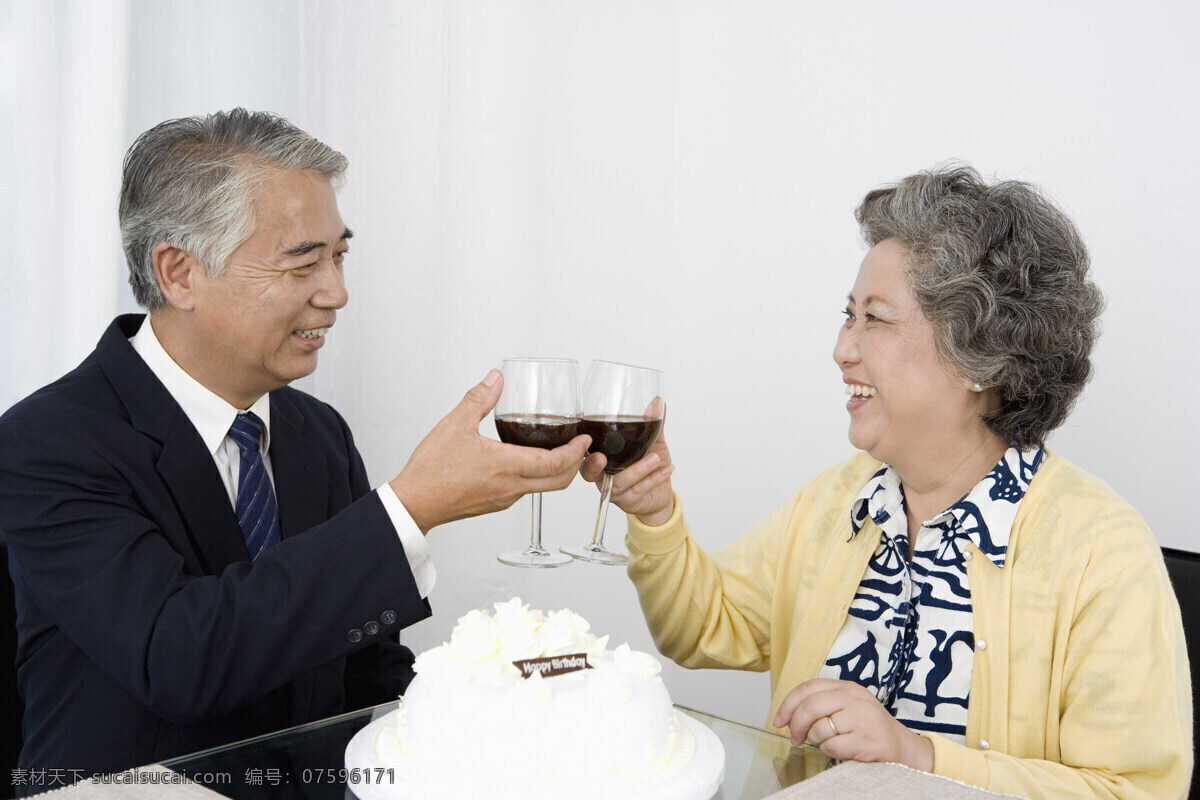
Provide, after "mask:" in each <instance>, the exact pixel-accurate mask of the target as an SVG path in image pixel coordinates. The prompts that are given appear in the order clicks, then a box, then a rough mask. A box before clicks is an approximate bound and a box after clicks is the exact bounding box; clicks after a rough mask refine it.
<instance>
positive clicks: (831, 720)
mask: <svg viewBox="0 0 1200 800" xmlns="http://www.w3.org/2000/svg"><path fill="white" fill-rule="evenodd" d="M774 722H775V727H777V728H785V727H786V728H788V729H789V730H790V731H791V734H792V744H794V745H798V744H800V743H802V742H808V743H809V744H812V745H815V746H817V747H819V748H820V749H821V752H822V753H824V754H825V755H827V756H829V757H830V758H836V759H839V760H842V761H891V762H894V763H897V764H904V765H906V766H909V767H912V768H914V769H919V770H924V771H925V772H932V771H933V743H932V742H930V741H929V740H928V739H926V738H925V737H924V736H920V735H918V734H915V733H913V732H912V731H910V730H909V729H908V728H906V727H905V726H904V723H902V722H899V721H897V720H896V718H895V717H893V716H892V715H891V714H889V713H888V711H887V709H886V708H884V707H883V705H882V704H881V703H880V702H879V700H878V699H877V698H876V697H875V695H873V694H871V692H870V691H868V690H867V689H866V688H864V687H863V686H860V685H859V684H857V683H854V682H853V681H838V680H831V679H829V678H816V679H815V680H811V681H805V682H804V683H802V684H800V685H799V686H797V687H796V688H795V689H792V691H791V692H789V693H788V696H787V697H785V698H783V702H782V703H780V705H779V711H778V712H776V714H775V720H774Z"/></svg>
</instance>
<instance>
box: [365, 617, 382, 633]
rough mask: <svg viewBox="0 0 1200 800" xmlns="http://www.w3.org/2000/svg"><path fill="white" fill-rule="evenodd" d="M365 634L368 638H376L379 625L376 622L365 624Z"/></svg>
mask: <svg viewBox="0 0 1200 800" xmlns="http://www.w3.org/2000/svg"><path fill="white" fill-rule="evenodd" d="M363 633H365V634H366V635H367V636H374V635H375V634H377V633H379V623H378V622H376V621H375V620H370V621H369V622H367V623H365V624H364V625H363Z"/></svg>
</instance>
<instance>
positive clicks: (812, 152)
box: [0, 0, 1200, 724]
mask: <svg viewBox="0 0 1200 800" xmlns="http://www.w3.org/2000/svg"><path fill="white" fill-rule="evenodd" d="M1197 23H1200V10H1197V8H1196V7H1195V6H1194V5H1192V4H1183V3H1178V2H1170V1H1169V0H1159V2H1150V3H1149V4H1143V5H1142V6H1139V9H1138V11H1137V13H1136V15H1135V14H1134V12H1131V11H1129V10H1128V7H1127V6H1126V5H1125V4H1117V3H1092V4H1086V5H1084V4H1078V5H1070V4H1058V5H1052V6H1046V5H1045V4H1043V3H1040V2H1035V0H1020V1H1019V2H1014V3H1008V4H1004V5H1003V6H996V7H986V8H984V7H980V6H979V5H978V4H971V5H968V6H964V5H962V4H959V3H953V2H933V1H932V0H927V1H926V2H917V3H909V4H899V5H898V4H894V3H890V2H884V1H883V0H869V1H868V2H862V3H855V4H850V5H840V6H839V5H836V4H833V5H830V4H825V5H820V6H818V5H815V4H806V3H792V2H785V1H784V0H751V1H750V2H746V1H745V0H695V2H673V1H671V0H645V1H643V2H632V1H631V0H625V1H616V2H603V3H597V2H595V1H594V0H587V1H584V0H524V1H521V0H447V1H446V2H437V1H436V0H415V1H412V2H400V1H399V0H397V1H396V2H382V1H379V2H369V1H367V0H363V1H362V2H354V3H342V2H317V1H316V0H307V1H306V2H291V1H289V0H218V1H216V2H212V1H210V2H202V1H201V0H126V1H125V2H117V1H116V0H108V1H107V2H98V1H97V0H92V1H91V2H83V1H82V0H81V2H78V3H69V2H48V1H47V0H15V1H14V0H8V2H5V0H0V37H2V38H0V41H2V43H3V53H2V55H0V57H2V59H3V65H4V67H5V69H4V70H3V73H2V74H0V81H3V84H2V86H3V101H4V102H3V111H4V113H5V115H6V119H5V124H4V126H3V130H0V146H2V147H0V152H5V153H9V154H15V155H16V158H15V159H13V158H9V159H7V160H6V161H5V162H4V164H3V172H2V173H0V176H2V177H0V203H2V204H3V205H2V206H0V212H2V213H0V225H3V226H4V230H3V233H4V236H3V239H2V241H4V242H5V243H7V245H8V256H9V258H7V259H6V261H5V264H4V266H3V267H2V268H0V311H2V312H3V313H4V316H5V318H6V319H7V320H9V321H11V322H13V323H15V324H14V325H13V326H12V328H11V331H12V336H11V338H10V344H9V345H7V346H5V347H4V348H0V352H3V356H2V357H0V358H2V359H3V360H0V407H4V406H7V405H8V404H10V403H12V402H14V401H15V400H16V399H18V398H19V397H21V396H23V395H24V394H26V393H28V392H29V391H30V390H32V389H33V388H35V387H36V386H39V385H41V384H43V383H45V382H46V381H48V380H50V379H52V378H53V377H55V376H57V375H59V374H61V373H62V372H64V371H65V370H67V369H69V368H70V367H71V366H72V365H73V364H74V363H77V362H78V360H79V358H81V357H82V356H83V355H84V354H85V353H86V352H87V351H88V350H89V349H90V348H91V346H92V345H93V344H94V342H95V340H96V338H97V337H98V336H99V334H100V332H101V330H102V329H103V327H104V325H105V324H106V323H107V321H108V320H109V319H110V318H111V316H112V315H113V314H114V313H116V312H119V311H123V310H129V309H131V308H132V302H131V301H130V299H129V295H128V291H127V289H125V288H124V266H123V262H122V259H121V256H120V253H119V247H118V242H117V231H116V215H115V207H116V191H117V185H118V181H119V167H120V160H121V157H122V155H123V153H124V150H125V148H126V147H127V146H128V144H129V143H130V142H131V141H132V139H133V138H134V137H135V136H136V135H137V134H138V133H140V132H141V131H143V130H145V129H146V128H148V127H150V126H151V125H153V124H155V123H157V122H159V121H161V120H163V119H167V118H169V117H176V116H182V115H190V114H196V113H204V112H209V111H213V110H217V109H222V108H229V107H232V106H235V105H243V106H246V107H250V108H258V109H267V110H272V111H276V112H278V113H281V114H284V115H285V116H287V117H289V118H291V119H292V120H293V121H295V122H296V123H297V124H299V125H300V126H301V127H303V128H305V129H306V130H308V131H310V132H311V133H313V134H314V135H316V136H318V137H319V138H321V139H323V140H324V141H326V142H328V143H329V144H331V145H332V146H334V147H336V148H338V149H340V150H342V151H343V152H345V153H346V154H347V155H348V156H349V157H350V160H351V169H350V173H349V180H348V183H347V185H346V187H345V189H344V190H343V191H342V194H341V207H342V213H343V216H344V217H345V219H346V221H347V223H348V224H349V225H350V227H351V228H353V229H354V230H355V232H356V236H355V238H354V241H353V243H352V251H351V256H350V261H349V268H348V276H349V277H348V280H349V288H350V293H351V302H350V305H349V306H348V307H347V309H346V310H345V311H344V312H343V313H342V314H341V316H340V317H339V322H338V325H337V327H336V328H335V329H334V331H333V333H332V334H331V336H330V340H329V344H328V346H327V347H326V349H325V351H324V353H323V355H322V365H321V368H320V369H319V370H318V372H317V373H316V375H315V376H314V377H312V378H309V379H306V380H305V381H303V382H302V388H306V389H308V390H309V391H312V392H314V393H316V394H318V395H319V396H321V397H322V398H324V399H327V400H329V401H330V402H332V403H333V404H334V405H335V406H336V407H338V408H339V409H340V410H341V411H342V412H343V413H344V414H345V415H346V416H347V418H348V419H349V420H350V423H351V425H352V427H353V428H354V430H355V432H356V436H357V438H358V443H359V446H360V449H361V450H362V451H363V454H364V457H365V459H366V461H367V464H368V467H369V469H370V470H371V474H372V479H373V480H375V481H379V482H382V481H384V480H387V479H389V478H390V477H392V476H393V475H394V474H395V473H396V472H397V471H398V470H399V469H400V468H401V466H402V465H403V464H404V462H405V460H406V458H407V456H408V454H409V453H410V452H411V450H412V448H413V447H414V446H415V445H416V443H417V442H418V441H419V440H420V438H421V437H422V436H423V435H424V434H425V432H426V431H427V430H428V429H429V427H430V426H431V425H432V424H433V423H434V422H435V421H436V420H437V419H438V418H439V417H440V416H441V415H442V414H444V413H445V412H446V411H447V410H449V408H451V407H452V406H453V405H454V404H455V403H456V402H457V400H458V399H459V397H460V396H461V394H462V392H464V391H465V390H466V389H467V388H468V387H469V386H470V385H472V384H473V383H474V382H475V381H477V380H479V379H480V378H481V377H482V376H483V375H484V373H485V372H486V371H487V369H488V368H490V367H492V366H496V365H498V364H499V362H500V360H501V359H502V358H504V357H505V356H510V355H522V354H524V355H548V356H567V357H574V358H578V359H579V360H580V361H581V363H582V364H583V366H584V367H586V365H587V363H588V362H589V361H590V360H591V359H593V358H615V359H618V360H625V361H631V362H633V363H643V364H648V365H654V366H658V367H661V368H663V369H664V370H666V372H667V398H668V403H669V406H670V413H669V425H668V429H667V436H668V438H669V441H670V442H671V446H672V452H673V454H674V457H675V460H676V462H677V464H678V471H677V473H676V478H675V486H676V488H677V489H678V490H679V492H680V494H681V495H682V497H683V501H684V503H685V507H686V509H687V511H688V514H689V517H690V518H691V519H692V521H693V525H694V527H695V529H696V533H697V536H698V538H699V539H700V541H701V543H702V544H704V545H705V546H706V547H709V548H715V547H717V546H719V545H720V544H722V543H724V542H726V541H729V540H730V539H731V538H733V537H734V536H736V535H738V534H739V533H741V532H742V531H744V530H745V529H747V528H748V527H749V526H750V525H751V524H753V523H754V522H755V521H757V520H758V519H760V518H761V517H763V516H765V515H766V514H768V513H770V512H771V511H773V510H774V509H775V508H777V507H778V506H780V505H782V504H783V503H784V502H785V501H786V500H787V498H788V497H789V495H790V494H791V493H792V492H793V491H794V490H795V489H796V488H797V487H799V486H800V485H801V484H803V483H804V482H806V481H807V480H809V479H810V478H812V477H813V476H814V475H815V474H816V473H817V472H818V471H820V470H821V469H823V468H825V467H827V466H829V465H831V464H832V463H834V462H835V461H837V460H839V459H841V458H843V457H844V456H846V455H848V453H849V445H848V444H847V442H846V439H845V423H846V420H845V416H844V413H845V412H844V411H843V410H842V409H841V403H842V398H841V394H840V390H841V383H840V380H839V376H838V373H837V370H836V368H835V366H834V364H833V361H832V359H831V357H830V353H831V350H832V346H833V337H834V333H835V329H836V326H837V325H838V323H839V309H840V308H841V307H842V305H843V304H844V298H845V293H846V291H847V290H848V289H849V287H850V284H851V282H852V280H853V275H854V271H855V269H856V267H857V264H858V262H859V260H860V259H861V257H862V252H863V250H862V248H861V246H860V244H859V242H858V238H857V231H856V228H855V225H854V221H853V218H852V210H853V208H854V206H855V205H856V203H857V201H858V199H859V198H860V197H861V196H862V194H863V193H864V192H865V191H866V190H868V189H870V188H872V187H874V186H876V185H878V184H880V183H883V182H885V181H888V180H891V179H894V178H897V177H899V176H901V175H904V174H907V173H909V172H912V171H914V170H917V169H921V168H925V167H928V166H931V165H932V164H934V163H936V162H938V161H941V160H943V159H947V158H951V157H959V158H964V159H966V160H968V161H970V162H972V163H974V164H975V165H976V166H977V167H978V168H979V169H980V170H981V171H983V172H984V173H985V174H988V175H993V174H994V175H997V176H999V177H1005V178H1010V177H1011V178H1022V179H1027V180H1032V181H1034V182H1035V183H1038V184H1040V185H1042V186H1043V187H1045V188H1046V189H1047V190H1048V191H1049V192H1050V193H1051V195H1052V196H1054V197H1055V198H1056V199H1058V200H1059V201H1060V202H1061V203H1062V204H1063V205H1064V206H1066V207H1067V210H1068V211H1069V212H1070V213H1071V214H1072V215H1073V216H1074V217H1075V219H1076V220H1077V221H1078V223H1079V225H1080V227H1081V229H1082V230H1083V231H1084V234H1085V237H1086V238H1087V239H1088V242H1089V244H1090V246H1091V249H1092V252H1093V257H1094V264H1095V271H1096V277H1097V280H1098V282H1099V283H1100V285H1101V287H1102V288H1103V289H1104V290H1105V292H1106V293H1107V295H1108V298H1109V311H1108V313H1107V316H1106V319H1105V332H1104V338H1103V340H1102V343H1101V346H1100V348H1099V350H1098V352H1097V359H1096V362H1097V376H1096V379H1095V381H1094V382H1093V384H1092V385H1091V387H1090V388H1089V389H1088V391H1087V392H1086V393H1085V396H1084V400H1083V401H1082V402H1081V404H1080V406H1079V408H1078V410H1077V411H1076V413H1075V415H1074V416H1073V417H1072V419H1071V420H1070V422H1069V423H1068V425H1067V426H1066V427H1065V428H1064V429H1063V430H1061V431H1060V432H1059V433H1057V434H1056V435H1055V437H1054V438H1053V439H1052V441H1051V446H1052V447H1054V448H1056V449H1058V450H1059V451H1060V452H1062V453H1063V454H1064V455H1066V456H1067V457H1068V458H1070V459H1072V460H1074V461H1076V462H1077V463H1080V464H1081V465H1082V466H1084V467H1085V468H1086V469H1089V470H1090V471H1092V472H1094V473H1096V474H1098V475H1100V476H1101V477H1103V478H1104V479H1105V480H1108V481H1109V482H1110V483H1112V484H1113V485H1114V487H1115V488H1116V489H1117V490H1118V491H1120V492H1121V493H1122V494H1124V495H1125V496H1126V497H1128V498H1129V499H1130V500H1131V501H1133V502H1134V503H1135V505H1137V506H1138V508H1139V509H1140V510H1141V512H1142V513H1143V515H1145V516H1146V517H1147V519H1148V520H1149V521H1150V523H1151V525H1152V527H1154V528H1155V530H1156V531H1157V533H1158V535H1159V537H1160V539H1161V540H1162V541H1163V542H1164V544H1171V545H1174V546H1177V547H1184V548H1189V549H1200V538H1198V537H1197V535H1196V534H1195V533H1194V532H1192V531H1191V530H1190V529H1189V528H1187V527H1186V526H1185V525H1183V524H1181V523H1180V522H1178V520H1177V516H1176V515H1175V514H1172V513H1171V511H1173V510H1174V509H1175V508H1177V507H1178V505H1179V498H1180V497H1187V496H1188V491H1189V489H1188V484H1187V483H1186V481H1187V478H1186V475H1187V470H1188V466H1187V454H1189V453H1191V452H1194V451H1196V450H1197V449H1200V433H1198V432H1197V428H1196V426H1195V425H1193V424H1192V423H1191V418H1192V416H1193V414H1194V408H1195V400H1194V397H1195V396H1196V390H1197V377H1196V376H1197V374H1200V354H1198V352H1197V337H1196V336H1195V334H1194V332H1193V331H1192V325H1191V318H1190V309H1191V306H1192V305H1193V303H1192V299H1191V298H1193V297H1195V296H1197V295H1198V294H1200V277H1198V276H1200V272H1198V271H1197V270H1195V269H1193V268H1192V267H1191V264H1190V260H1191V255H1190V253H1191V250H1192V248H1191V247H1190V240H1189V237H1188V232H1189V230H1190V228H1189V225H1191V224H1192V221H1193V220H1194V219H1196V218H1197V217H1198V216H1200V213H1198V212H1200V207H1198V206H1200V204H1198V201H1197V200H1196V196H1197V193H1196V192H1195V189H1194V187H1195V185H1196V184H1197V180H1198V179H1200V156H1198V155H1197V152H1198V151H1197V150H1196V148H1195V147H1194V143H1193V142H1192V139H1193V138H1194V132H1195V131H1196V130H1197V129H1198V128H1200V125H1198V123H1200V107H1198V106H1197V105H1196V104H1195V103H1192V102H1189V98H1190V97H1191V96H1192V95H1193V94H1194V93H1195V86H1194V84H1195V79H1196V76H1197V74H1198V69H1197V67H1198V64H1200V62H1198V60H1197V56H1195V55H1194V54H1193V51H1194V48H1193V47H1192V46H1191V42H1190V38H1189V37H1190V32H1192V31H1194V30H1196V29H1197ZM10 67H11V68H10ZM1152 386H1153V387H1154V390H1153V391H1151V389H1150V387H1152ZM482 430H484V431H490V430H491V425H490V421H487V420H485V421H484V424H483V426H482ZM595 503H596V494H595V492H594V490H593V489H592V488H591V487H590V486H586V485H583V484H582V482H580V481H577V482H576V484H575V485H574V486H572V487H571V488H570V489H568V490H567V491H565V492H563V493H561V494H556V495H550V496H547V498H546V508H545V536H546V540H547V542H548V543H549V544H551V545H554V546H557V545H560V544H564V543H568V542H577V541H582V540H584V539H585V538H587V537H588V536H590V533H591V526H592V521H593V515H594V513H595ZM528 511H529V505H528V501H527V500H525V501H522V502H521V503H519V504H518V505H517V506H515V507H514V508H513V509H512V510H510V511H508V512H504V513H501V514H497V515H493V516H491V517H487V518H483V519H477V520H471V521H465V522H462V523H456V524H454V525H450V526H447V527H446V528H445V529H443V530H438V531H435V532H434V533H433V534H432V535H431V537H430V541H431V546H432V547H433V549H434V553H435V559H436V561H437V564H438V569H439V581H438V585H437V588H436V589H435V591H434V595H433V598H432V601H433V606H434V612H435V613H434V618H433V619H432V620H430V621H429V622H426V623H422V624H421V625H419V626H416V627H415V628H414V629H412V630H410V631H409V632H408V633H407V634H406V640H407V641H408V643H409V644H410V645H412V646H413V647H414V648H415V649H417V650H420V649H423V648H425V647H428V646H430V645H433V644H437V643H439V642H440V641H442V640H443V639H444V638H446V637H447V636H448V634H449V631H450V629H451V628H452V626H453V624H454V621H455V619H456V617H457V616H459V615H460V614H462V613H465V611H467V610H468V609H471V608H476V607H483V606H486V605H488V604H489V603H491V602H494V601H497V600H502V599H506V598H507V597H509V596H511V595H513V594H519V595H521V596H522V597H523V598H524V599H526V600H527V601H530V602H532V603H534V604H535V605H536V606H537V607H541V608H547V609H553V608H558V607H562V606H570V607H572V608H574V609H576V610H577V611H579V612H581V613H583V614H584V615H585V616H586V617H588V618H589V619H591V620H592V622H593V626H594V628H596V629H597V630H598V631H600V632H601V633H611V634H613V636H614V638H615V639H616V642H615V643H619V642H620V641H622V640H628V641H629V642H630V643H631V644H632V645H633V646H635V647H639V648H641V649H645V650H653V644H652V642H651V641H650V637H649V634H648V632H647V631H646V628H645V625H644V623H643V621H642V619H641V615H640V610H639V608H638V604H637V600H636V597H635V595H634V592H633V589H632V587H631V586H630V585H629V583H628V580H627V579H626V578H625V576H624V574H623V572H622V571H621V570H614V569H607V568H602V567H593V566H589V565H582V564H579V565H573V566H570V567H567V568H565V569H560V570H548V571H524V570H517V569H513V568H508V567H503V566H501V565H499V564H498V563H496V561H495V558H494V556H495V554H496V553H498V552H499V551H501V550H504V549H511V548H512V547H514V546H517V545H519V544H520V543H522V541H524V540H526V539H527V537H528V524H529V520H528ZM613 517H614V518H613V519H610V525H609V533H608V539H609V542H610V543H611V544H613V545H616V546H618V547H620V546H622V542H621V538H622V535H623V530H624V525H623V521H622V519H621V518H620V515H619V514H614V515H613ZM346 557H347V558H358V557H370V556H369V554H355V553H348V554H347V555H346ZM667 682H668V686H669V687H670V689H671V691H672V693H673V695H674V696H675V698H676V700H677V701H678V702H683V703H685V704H689V705H694V706H698V707H700V708H704V709H706V710H710V711H713V712H715V713H718V714H723V715H725V716H729V717H732V718H734V719H738V720H740V721H745V722H749V723H752V724H761V723H762V721H763V720H764V719H765V717H766V712H767V708H766V705H767V689H766V680H765V677H764V676H761V675H744V674H735V673H688V672H685V671H683V670H680V669H677V668H675V667H673V666H669V667H668V670H667Z"/></svg>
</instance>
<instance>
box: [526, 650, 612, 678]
mask: <svg viewBox="0 0 1200 800" xmlns="http://www.w3.org/2000/svg"><path fill="white" fill-rule="evenodd" d="M512 663H513V666H514V667H516V668H517V669H519V670H521V677H522V678H528V677H529V676H531V675H533V673H535V672H538V673H541V676H542V677H543V678H553V677H554V676H555V675H565V674H567V673H568V672H579V670H581V669H591V668H592V665H591V664H589V663H588V660H587V653H571V654H569V655H565V656H546V657H545V658H523V659H520V660H518V661H514V662H512Z"/></svg>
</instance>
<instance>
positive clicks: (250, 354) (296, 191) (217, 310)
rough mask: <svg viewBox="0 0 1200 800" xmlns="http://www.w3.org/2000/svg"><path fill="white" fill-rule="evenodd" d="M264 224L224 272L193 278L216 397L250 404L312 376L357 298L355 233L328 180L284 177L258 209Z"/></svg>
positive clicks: (268, 184)
mask: <svg viewBox="0 0 1200 800" xmlns="http://www.w3.org/2000/svg"><path fill="white" fill-rule="evenodd" d="M254 210H255V215H256V217H257V227H256V229H255V231H254V233H253V235H251V237H250V238H249V239H247V240H246V241H245V242H243V243H242V245H241V246H240V247H238V249H237V250H235V251H234V252H233V255H232V256H231V257H230V259H229V263H228V265H227V266H226V269H225V271H224V272H223V273H221V275H220V276H218V277H216V278H210V277H208V276H207V275H206V274H199V275H197V276H196V277H195V278H194V280H193V286H192V294H193V298H194V300H195V306H194V308H193V318H192V321H193V326H194V327H193V332H194V333H195V334H196V335H197V336H198V338H199V341H198V344H199V345H200V347H201V348H202V353H203V356H202V357H203V358H204V360H205V361H206V362H207V364H206V366H207V367H208V369H207V370H206V372H208V373H209V374H216V375H218V376H220V377H219V378H218V382H219V384H220V385H219V386H210V387H209V388H210V389H213V390H214V391H215V392H216V393H217V394H219V395H221V396H222V397H224V398H225V399H226V400H228V401H229V402H231V403H232V404H233V405H235V406H237V407H239V408H246V407H248V406H249V405H250V404H252V403H253V402H254V401H255V400H257V399H258V398H259V397H261V396H262V395H263V394H266V393H267V392H269V391H271V390H273V389H278V388H280V387H281V386H286V385H287V384H288V383H290V382H292V381H294V380H296V379H297V378H302V377H304V376H305V375H309V374H311V373H312V372H313V370H315V369H316V368H317V351H318V350H320V349H321V346H322V345H323V344H324V343H325V334H326V333H327V332H328V328H330V327H331V326H332V325H333V323H334V319H335V317H336V316H337V309H339V308H341V307H342V306H344V305H346V301H347V300H348V299H349V298H348V295H347V293H346V286H345V283H344V282H343V280H342V260H343V259H344V257H345V254H346V251H347V250H348V249H349V245H348V243H347V240H348V238H349V236H350V232H349V231H348V230H347V229H346V226H345V223H343V222H342V217H341V214H339V213H338V207H337V197H336V196H335V194H334V191H333V187H332V186H331V185H330V183H329V181H328V180H327V179H326V178H325V177H324V176H323V175H321V174H319V173H316V172H282V171H276V172H272V173H270V174H269V175H268V177H267V178H266V179H265V180H263V182H262V184H261V186H260V188H259V191H258V194H257V195H256V197H255V204H254Z"/></svg>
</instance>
